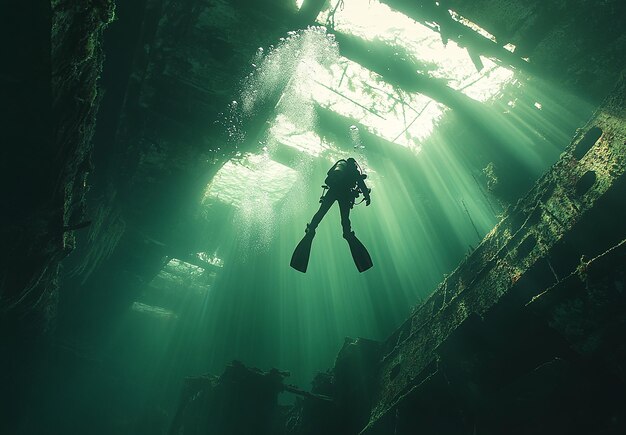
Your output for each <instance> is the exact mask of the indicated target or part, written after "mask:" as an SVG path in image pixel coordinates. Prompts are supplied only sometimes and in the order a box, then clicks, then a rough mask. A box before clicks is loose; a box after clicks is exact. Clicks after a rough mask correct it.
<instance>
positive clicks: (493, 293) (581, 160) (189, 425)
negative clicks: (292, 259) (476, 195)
mask: <svg viewBox="0 0 626 435" xmlns="http://www.w3.org/2000/svg"><path fill="white" fill-rule="evenodd" d="M624 119H626V82H625V81H624V78H622V80H621V81H620V82H619V83H618V85H617V87H616V88H615V90H614V91H613V92H612V93H611V94H610V96H609V97H608V98H607V99H606V100H605V102H604V103H603V104H602V105H601V106H600V107H599V109H598V110H597V112H596V113H595V115H594V116H593V118H592V119H591V120H590V121H589V122H588V124H587V125H586V126H585V127H584V128H582V129H580V130H579V131H578V133H577V134H576V136H575V137H574V138H573V140H572V142H571V144H570V146H569V147H568V148H567V150H566V151H565V152H564V153H563V155H562V156H561V158H560V160H559V161H558V162H557V163H556V164H555V165H554V166H553V167H552V168H551V169H550V170H549V171H548V172H547V173H546V174H545V175H544V176H543V177H541V178H540V179H539V180H538V181H537V183H536V184H535V186H534V187H533V188H532V189H531V190H530V191H529V192H528V193H527V194H526V195H525V196H524V197H523V198H522V199H521V200H520V201H519V202H518V203H517V204H516V205H515V206H513V207H511V208H510V209H509V210H508V212H507V213H506V215H505V217H504V218H503V219H502V220H501V222H500V223H499V224H498V225H497V226H496V227H495V228H494V229H493V230H492V231H491V232H490V233H489V234H488V235H487V236H486V237H485V238H484V240H483V241H482V243H481V244H480V245H479V246H478V247H477V248H476V249H475V250H474V251H473V252H472V253H471V254H470V255H468V256H467V257H466V258H465V260H464V261H462V263H461V264H460V265H459V266H458V267H457V269H456V270H455V271H454V272H452V273H451V274H450V275H449V276H448V277H446V279H445V280H444V281H443V282H442V283H441V284H440V285H439V287H438V288H437V289H436V291H435V292H433V294H432V295H431V296H430V298H428V299H427V300H426V301H425V302H424V303H423V304H422V305H421V306H419V307H417V308H416V309H415V311H414V312H413V314H412V315H411V316H410V317H409V318H408V319H407V320H406V321H405V322H404V324H403V325H402V326H400V327H399V328H398V329H397V330H396V331H395V332H394V333H393V334H392V335H391V336H390V337H389V338H388V339H387V340H386V341H385V342H383V343H377V342H373V341H370V340H364V339H357V340H350V339H346V342H345V344H344V346H343V348H342V349H341V351H340V352H339V355H338V357H337V360H336V363H335V367H334V368H333V369H332V370H330V371H329V372H328V373H322V374H319V375H318V376H317V377H316V378H315V379H314V381H313V388H312V392H311V393H306V392H303V391H300V390H298V389H296V388H293V387H289V386H287V385H285V384H284V383H283V379H284V377H285V376H287V373H284V372H279V371H277V370H272V371H270V372H267V373H265V372H261V371H258V370H256V369H249V368H246V367H245V366H243V365H242V364H241V363H233V365H231V366H229V367H228V368H227V369H226V371H225V372H224V374H223V375H222V376H221V377H219V378H215V377H200V378H190V379H187V380H186V381H185V386H184V388H183V394H182V397H181V402H180V406H179V409H178V413H177V415H176V417H175V418H174V421H173V424H172V427H171V431H170V433H171V434H192V433H193V434H195V433H223V434H247V433H256V434H274V435H276V434H322V433H323V434H343V435H345V434H363V435H374V434H381V435H382V434H396V435H399V434H413V433H424V434H430V433H432V434H435V433H437V434H441V433H451V434H452V433H454V434H460V433H483V434H485V433H488V434H501V433H508V434H516V433H519V434H522V433H623V432H624V431H626V417H625V416H624V413H623V410H624V409H625V408H626V385H625V382H626V347H625V345H624V340H623V337H624V335H625V334H626V310H624V308H625V307H626V293H625V274H626V226H625V225H624V222H626V207H624V198H626V175H625V171H626V124H625V123H624ZM283 391H291V392H292V393H296V394H298V395H299V396H300V397H301V398H300V399H298V400H297V402H296V404H295V405H294V406H280V405H279V404H278V401H277V397H278V394H279V393H280V392H283ZM216 430H217V432H214V431H216Z"/></svg>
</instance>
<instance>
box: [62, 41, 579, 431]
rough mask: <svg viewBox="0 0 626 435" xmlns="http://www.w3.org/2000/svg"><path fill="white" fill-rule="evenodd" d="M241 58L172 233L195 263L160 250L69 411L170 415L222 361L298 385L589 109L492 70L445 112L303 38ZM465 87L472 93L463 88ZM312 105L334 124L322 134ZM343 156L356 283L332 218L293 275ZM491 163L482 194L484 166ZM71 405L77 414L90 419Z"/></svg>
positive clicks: (469, 241)
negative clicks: (351, 166)
mask: <svg viewBox="0 0 626 435" xmlns="http://www.w3.org/2000/svg"><path fill="white" fill-rule="evenodd" d="M344 30H346V29H344ZM355 33H356V32H355ZM440 49H442V48H441V47H440ZM457 55H458V54H456V55H455V56H457ZM429 62H435V60H433V59H430V60H429ZM437 62H439V61H437ZM441 62H444V61H441ZM459 62H460V61H459ZM464 62H466V61H464ZM251 63H254V65H255V70H254V72H253V73H252V75H251V76H249V77H248V78H247V80H245V81H244V83H243V84H242V89H241V93H240V95H238V96H236V99H235V100H233V103H231V105H230V106H229V107H228V108H225V109H224V110H225V113H227V114H229V115H228V116H227V117H226V118H227V120H228V121H227V122H226V124H225V125H224V128H225V129H226V130H227V131H229V132H230V134H231V135H230V140H229V141H228V142H227V143H225V144H223V145H222V147H223V148H224V149H225V150H227V152H228V155H229V159H228V160H227V161H226V162H224V165H223V166H220V168H215V170H216V175H215V177H214V178H213V179H212V181H211V183H210V184H209V185H208V186H207V187H206V189H205V190H204V192H202V194H201V195H198V197H197V208H196V209H195V211H194V213H195V215H196V220H195V222H198V223H197V225H195V226H194V227H190V228H189V234H188V237H189V238H190V239H194V240H196V241H197V245H198V246H202V249H201V250H199V252H198V253H197V255H196V257H195V260H196V261H194V263H193V264H191V263H189V260H190V259H189V258H186V259H183V258H177V257H176V254H172V255H171V257H172V258H173V260H172V258H169V259H167V260H168V261H169V263H168V261H165V262H164V268H163V270H162V272H161V273H159V275H157V276H156V277H155V279H154V281H152V282H148V283H144V287H143V290H142V292H141V296H140V297H139V298H138V299H137V300H133V301H124V302H123V304H125V305H124V309H123V310H122V312H123V313H124V315H123V316H121V317H120V318H119V319H113V321H112V322H110V323H112V324H113V327H112V328H107V330H106V331H100V333H99V338H100V341H99V342H98V346H99V348H100V349H99V351H98V353H100V354H105V355H108V357H107V360H106V361H105V362H104V363H103V364H104V365H106V369H104V371H105V372H107V371H112V372H113V373H115V375H114V376H112V378H113V379H117V381H116V382H119V383H120V385H115V384H107V383H106V382H103V381H102V377H101V374H96V375H94V373H93V372H90V371H83V372H77V373H73V374H72V376H71V379H72V381H71V382H70V384H69V385H66V388H68V391H70V392H71V394H70V393H68V396H72V397H73V399H72V400H75V398H76V397H81V396H84V395H89V394H92V393H93V392H94V391H95V392H96V393H95V394H96V396H97V397H98V400H100V401H102V402H117V406H119V408H120V413H121V412H122V411H121V409H126V410H132V412H135V411H136V410H142V409H144V408H145V409H155V408H160V409H162V410H163V412H164V413H165V414H166V415H170V416H171V415H172V413H173V410H174V409H175V407H176V405H177V403H176V400H177V398H178V394H179V389H180V387H181V385H182V379H183V378H184V377H185V376H190V375H192V376H193V375H199V374H204V373H212V374H220V373H221V372H222V371H223V369H224V366H225V365H226V364H227V363H229V362H230V361H232V360H233V359H237V360H240V361H242V362H244V363H245V364H246V365H249V366H255V367H258V368H261V369H263V370H267V369H270V368H272V367H277V368H279V369H281V370H287V371H290V372H291V377H290V378H289V379H288V382H289V383H292V384H295V385H298V386H300V387H301V388H303V389H306V390H308V389H310V381H311V380H312V378H313V376H314V375H315V373H316V372H318V371H325V370H327V369H330V368H331V367H332V366H333V362H334V358H335V356H336V354H337V352H338V350H339V349H340V348H341V345H342V343H343V341H344V338H345V337H366V338H370V339H375V340H384V339H385V338H386V337H387V336H388V335H390V334H391V333H392V332H393V330H394V329H395V328H396V327H398V326H399V325H400V324H401V322H402V321H403V320H404V319H405V318H406V317H407V316H408V315H409V314H410V312H411V310H412V308H413V307H415V306H416V305H418V304H419V303H420V301H422V300H424V299H425V298H427V297H428V295H429V294H430V293H431V292H432V291H433V290H434V288H435V287H436V286H437V284H438V283H440V282H441V280H442V279H443V277H444V276H445V274H448V273H450V272H451V271H452V270H454V268H455V267H456V265H457V264H458V263H459V261H460V260H461V259H462V258H463V257H464V256H465V255H468V254H469V253H470V252H471V250H472V249H473V248H475V247H476V246H477V245H478V244H479V243H480V240H481V239H482V237H484V236H485V235H486V234H487V233H488V232H489V231H490V230H491V229H492V228H493V227H494V225H495V224H496V223H497V222H498V220H499V218H500V215H501V214H502V213H503V212H504V209H505V208H506V207H507V206H508V205H510V204H511V203H513V202H514V201H515V199H516V197H518V196H519V195H521V194H523V192H524V190H525V189H527V188H529V187H530V186H531V185H532V182H533V181H534V180H535V179H536V178H537V177H539V176H540V175H541V174H542V173H543V172H544V171H545V170H546V169H547V168H548V167H549V166H550V165H551V164H552V163H554V162H555V161H556V160H557V159H558V156H559V154H560V153H561V152H562V151H563V149H564V148H565V146H567V144H568V143H569V138H570V137H571V136H572V134H573V132H574V129H575V128H576V127H578V126H580V124H581V122H583V121H584V120H585V119H586V117H587V116H589V114H590V107H589V106H588V105H586V104H584V103H583V102H581V101H579V100H578V99H577V98H575V97H574V96H572V95H569V94H567V93H565V92H563V91H561V90H560V89H559V88H558V86H556V85H555V84H550V83H545V82H541V81H539V80H536V79H535V80H528V79H527V78H526V77H524V76H523V75H521V74H518V73H515V74H513V73H512V72H510V73H506V72H502V71H500V73H499V74H496V72H497V71H496V69H495V67H494V69H491V70H490V69H489V68H486V69H485V71H484V72H483V73H484V74H485V76H484V78H481V77H479V76H475V74H477V73H476V72H475V71H473V70H471V71H470V70H468V71H467V72H466V73H459V72H458V71H457V72H455V74H457V73H458V74H460V75H459V76H458V77H457V78H455V79H454V80H455V81H454V86H456V87H457V88H462V87H463V86H465V85H467V87H468V91H467V92H468V94H467V95H469V97H467V98H468V101H469V102H468V103H467V106H466V107H460V108H457V109H458V110H449V109H447V108H445V107H444V106H443V105H442V104H441V103H439V102H437V101H434V100H431V99H430V98H426V97H424V96H423V95H420V94H419V93H412V94H411V93H407V92H401V91H397V90H394V89H393V88H391V87H389V85H388V84H386V83H384V80H382V79H380V77H376V76H375V75H373V74H372V73H371V72H369V71H364V70H363V69H362V67H360V66H358V65H356V64H351V63H349V62H348V61H347V60H345V59H344V58H342V57H341V53H340V50H339V47H338V46H337V44H336V43H335V42H334V41H333V38H332V37H329V36H328V35H327V34H326V33H325V32H324V31H321V30H319V29H318V30H314V29H312V30H308V31H306V32H298V33H293V34H291V35H289V36H287V37H286V38H285V40H283V41H277V42H276V46H275V47H274V48H273V49H272V48H269V47H265V48H263V49H262V50H259V52H258V53H257V55H256V57H254V58H253V59H251ZM444 63H445V62H444ZM466 63H467V62H466ZM487 71H492V74H493V75H492V76H490V75H489V74H488V73H487ZM446 73H447V72H446ZM449 73H450V74H452V72H449ZM476 80H479V81H480V83H482V84H481V86H482V85H485V86H483V87H481V88H480V89H479V88H473V90H472V89H470V87H469V85H468V83H472V82H474V81H476ZM448 84H449V85H450V86H453V84H452V79H451V80H450V82H449V83H448ZM374 85H376V86H377V87H378V88H379V90H378V91H377V90H372V86H374ZM380 89H382V91H380ZM333 90H334V91H333ZM393 92H395V93H394V94H392V95H389V93H393ZM472 92H473V93H472ZM400 99H402V101H404V103H403V104H396V103H397V100H400ZM536 103H539V105H540V107H538V106H537V105H536ZM268 104H269V107H270V110H269V111H268V113H267V116H266V117H265V118H266V119H267V121H268V122H267V124H266V125H264V127H263V128H261V129H260V131H259V130H258V129H257V130H254V133H252V132H251V131H248V129H247V128H248V127H249V125H248V124H246V120H249V119H252V117H253V116H255V115H258V111H259V110H261V109H260V108H263V110H267V107H268ZM324 110H326V111H330V112H333V113H336V114H337V117H336V118H332V117H331V118H332V119H331V120H330V121H329V120H328V118H324V117H323V113H325V112H324ZM422 115H423V116H422ZM381 117H382V118H384V119H383V121H381ZM413 120H415V121H414V122H413V123H411V121H413ZM409 123H411V125H410V126H408V124H409ZM373 138H382V140H377V139H373ZM394 139H397V140H395V141H394ZM350 156H352V157H354V158H356V160H357V161H358V162H359V164H360V165H361V166H362V167H363V169H364V172H365V173H367V174H368V179H367V183H368V185H369V186H370V187H371V188H372V194H371V195H372V203H371V205H370V206H369V207H366V206H365V204H361V205H358V206H355V208H354V209H353V210H352V213H351V221H352V226H353V229H354V231H355V233H356V235H357V236H358V237H359V239H360V240H361V241H362V242H363V244H364V245H365V246H366V247H367V248H368V250H369V252H370V254H371V256H372V259H373V262H374V267H373V268H372V269H370V270H368V271H366V272H365V273H362V274H361V273H359V272H358V271H357V270H356V267H355V265H354V263H353V260H352V258H351V255H350V251H349V249H348V245H347V243H346V241H345V240H344V239H343V238H342V237H341V226H340V223H339V211H338V207H337V206H336V205H335V206H334V207H333V208H332V209H331V210H330V212H329V213H328V214H327V215H326V217H325V218H324V220H323V221H322V223H321V224H320V226H319V227H318V230H317V235H316V236H315V239H314V241H313V248H312V253H311V258H310V262H309V267H308V271H307V273H306V274H302V273H299V272H297V271H295V270H293V269H291V268H290V267H289V260H290V257H291V254H292V252H293V249H294V247H295V246H296V244H297V243H298V241H299V240H300V238H301V237H302V236H303V234H304V229H305V225H306V223H307V222H309V221H310V219H311V217H312V216H313V214H314V213H315V211H316V210H317V208H318V206H319V204H318V199H319V196H320V194H321V187H320V186H321V185H322V184H323V181H324V178H325V176H326V171H327V170H328V168H329V167H330V166H331V165H332V164H333V163H334V162H335V161H336V160H337V159H339V158H347V157H350ZM490 163H491V164H492V167H495V168H496V174H495V176H496V177H497V183H496V187H495V188H494V189H493V191H489V188H488V182H489V180H488V178H487V177H486V176H485V172H484V171H483V169H484V168H485V167H487V166H488V165H489V164H490ZM491 182H493V183H495V182H496V181H495V179H492V180H491ZM492 187H493V186H492ZM205 263H211V264H210V265H209V264H205ZM166 264H167V265H166ZM202 264H205V267H200V266H201V265H202ZM199 265H200V266H199ZM110 323H109V324H110ZM105 378H106V376H105ZM120 379H121V381H120ZM284 400H285V401H289V400H291V399H289V398H285V399H284ZM77 402H79V403H76V404H75V406H76V409H77V410H78V412H81V410H82V411H83V412H84V413H85V415H87V416H93V415H97V412H96V411H94V409H95V407H93V406H92V405H90V404H89V403H83V402H81V401H77ZM59 406H61V405H59ZM53 409H54V407H53ZM115 409H117V408H115ZM138 412H140V411H138ZM85 418H87V417H85ZM123 418H124V417H123V416H120V419H123Z"/></svg>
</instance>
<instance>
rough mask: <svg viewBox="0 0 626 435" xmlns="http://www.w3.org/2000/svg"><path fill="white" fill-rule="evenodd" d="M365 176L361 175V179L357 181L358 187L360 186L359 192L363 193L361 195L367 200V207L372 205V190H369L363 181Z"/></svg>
mask: <svg viewBox="0 0 626 435" xmlns="http://www.w3.org/2000/svg"><path fill="white" fill-rule="evenodd" d="M362 177H364V176H363V175H359V178H358V179H357V181H356V184H357V186H359V190H360V191H361V193H362V194H363V197H364V198H365V205H366V206H367V205H370V202H372V201H371V199H370V189H368V188H367V186H366V185H365V181H363V178H362Z"/></svg>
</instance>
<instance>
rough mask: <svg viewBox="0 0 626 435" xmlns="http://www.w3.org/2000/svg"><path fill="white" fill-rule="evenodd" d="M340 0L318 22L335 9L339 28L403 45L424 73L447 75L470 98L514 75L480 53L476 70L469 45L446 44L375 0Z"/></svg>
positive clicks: (482, 96) (492, 91) (486, 94)
mask: <svg viewBox="0 0 626 435" xmlns="http://www.w3.org/2000/svg"><path fill="white" fill-rule="evenodd" d="M337 3H338V1H337V0H332V1H331V6H330V8H329V9H327V10H326V11H324V12H322V13H321V14H320V15H319V17H318V18H317V19H318V22H320V23H321V24H325V23H327V22H328V21H329V20H330V19H331V15H330V14H331V12H332V11H335V13H334V15H333V16H332V22H333V23H334V28H335V29H336V30H337V31H340V32H343V33H346V34H351V35H354V36H358V37H360V38H362V39H364V40H367V41H372V40H380V41H383V42H386V43H387V44H389V45H391V46H400V47H403V48H404V49H405V50H406V51H407V54H409V55H411V56H413V58H414V59H416V60H417V61H419V62H421V63H422V64H425V65H427V69H428V71H421V72H422V73H427V74H428V75H429V76H431V77H433V78H441V79H445V80H446V81H447V83H448V86H450V87H451V88H452V89H454V90H458V91H460V92H463V93H464V94H466V95H467V96H469V97H470V98H473V99H475V100H478V101H481V102H482V101H487V100H489V99H490V98H492V97H493V96H495V95H496V94H497V93H498V91H499V90H500V89H501V88H502V86H503V85H504V84H505V83H506V82H508V81H509V80H511V78H512V77H513V72H512V71H511V70H509V69H507V68H504V67H500V66H497V65H496V64H495V62H493V61H492V60H491V59H488V58H486V57H483V56H480V60H481V62H482V64H483V65H484V68H483V69H482V70H481V71H477V70H476V66H475V65H474V62H473V61H472V59H471V58H470V55H469V53H468V50H467V49H466V48H463V47H460V46H459V45H458V44H457V43H456V42H454V41H448V43H447V44H446V45H444V43H443V42H442V40H441V36H440V35H439V33H437V32H436V31H434V30H433V29H430V28H428V27H427V26H424V25H422V24H420V23H417V22H416V21H414V20H412V19H411V18H409V17H407V16H406V15H404V14H402V13H400V12H396V11H393V10H391V9H390V8H389V7H388V6H387V5H384V4H381V3H379V2H378V1H376V0H343V1H342V4H341V5H340V6H339V7H337ZM454 16H456V18H457V20H463V24H465V25H467V26H468V27H470V28H472V29H473V30H475V31H478V32H479V33H481V34H484V36H486V37H491V38H492V36H491V35H490V34H489V33H488V32H486V31H484V29H481V28H480V27H479V26H477V25H476V24H474V23H471V22H469V21H468V20H465V19H463V18H462V17H459V16H458V15H456V14H453V17H454ZM470 24H471V26H470Z"/></svg>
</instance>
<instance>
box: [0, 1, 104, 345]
mask: <svg viewBox="0 0 626 435" xmlns="http://www.w3.org/2000/svg"><path fill="white" fill-rule="evenodd" d="M13 12H15V15H11V16H9V15H8V14H7V15H6V17H7V18H9V19H10V20H11V22H10V23H7V26H8V27H9V29H13V30H14V31H15V33H14V35H15V36H18V37H19V38H20V40H21V41H23V45H21V46H20V47H19V50H18V51H17V53H15V54H16V57H15V58H14V59H13V62H11V65H12V71H10V72H9V74H8V75H7V76H6V77H3V83H2V84H3V87H4V88H6V89H7V91H8V99H7V101H6V104H7V106H9V107H7V113H8V118H6V119H8V121H9V122H8V123H7V129H6V130H5V131H4V132H3V134H4V135H6V142H4V145H3V154H4V156H3V159H2V165H3V174H4V175H5V176H6V177H7V180H9V183H8V189H7V192H6V196H5V197H4V199H5V201H6V204H7V206H8V209H7V213H6V214H5V216H3V218H4V219H6V223H5V224H4V225H3V227H2V236H3V237H2V238H3V241H4V244H3V247H4V249H3V251H4V252H3V261H2V269H1V271H0V318H1V319H2V325H3V329H5V326H6V328H7V329H5V331H7V330H10V331H12V332H15V330H16V329H17V330H19V329H21V330H22V332H25V331H26V330H30V331H31V332H32V333H34V334H39V333H41V332H42V331H44V330H47V329H48V328H50V327H51V326H52V324H53V322H52V321H53V319H54V315H55V314H54V313H55V310H56V302H57V298H58V294H57V293H58V285H57V279H58V271H59V265H60V261H61V260H62V259H63V258H64V257H65V256H66V255H67V254H68V253H69V252H70V251H71V250H72V249H73V247H74V237H73V234H72V232H73V230H75V229H76V228H78V227H80V226H81V224H86V223H85V222H84V220H85V219H86V218H85V215H84V211H85V210H84V201H85V194H86V191H87V174H88V173H89V172H90V170H91V161H90V154H91V150H92V145H91V137H92V134H93V129H94V125H95V118H96V113H97V109H98V89H97V80H98V77H99V75H100V72H101V65H102V51H101V50H100V38H101V34H102V31H103V29H104V28H105V27H106V25H107V24H108V23H109V22H110V21H111V20H112V18H113V2H112V1H109V0H100V1H96V0H94V1H89V2H86V3H85V2H83V3H80V4H77V3H75V2H67V1H60V0H59V1H53V2H35V4H33V5H32V8H29V9H28V10H23V8H22V7H21V6H18V7H16V8H15V9H14V10H13ZM20 23H28V24H26V25H24V26H22V25H21V24H20ZM13 328H16V329H13ZM3 332H4V331H3Z"/></svg>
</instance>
